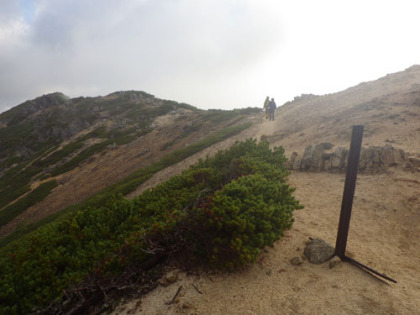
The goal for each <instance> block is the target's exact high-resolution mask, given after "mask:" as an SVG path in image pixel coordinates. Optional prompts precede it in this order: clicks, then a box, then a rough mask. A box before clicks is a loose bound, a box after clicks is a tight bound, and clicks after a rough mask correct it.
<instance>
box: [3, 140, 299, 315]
mask: <svg viewBox="0 0 420 315" xmlns="http://www.w3.org/2000/svg"><path fill="white" fill-rule="evenodd" d="M284 162H285V157H284V151H283V148H281V147H278V148H274V149H270V147H269V143H268V142H260V143H258V144H257V142H256V140H252V139H249V140H246V141H243V142H236V143H235V144H234V145H233V146H232V147H231V148H230V149H229V150H226V151H219V152H218V153H217V154H216V155H215V156H214V157H208V158H206V159H204V160H200V161H199V162H198V163H197V164H195V165H193V166H192V167H190V168H189V169H188V170H186V171H184V172H183V173H182V174H181V175H179V176H174V177H172V178H170V179H169V180H168V181H166V182H165V183H162V184H160V185H157V186H156V187H154V188H153V189H149V190H146V191H145V192H144V193H143V194H142V195H140V196H138V197H137V198H135V199H134V200H127V199H125V198H123V197H122V196H117V197H114V198H111V199H110V200H108V202H107V203H106V204H104V205H103V206H102V207H98V208H87V209H85V210H83V211H78V212H76V213H73V214H71V215H69V216H67V217H66V218H63V219H61V220H60V221H58V222H54V223H52V224H49V225H47V226H45V227H43V228H40V229H38V230H37V231H35V232H33V233H31V234H28V235H26V236H25V237H24V238H22V239H21V240H19V241H18V242H14V243H12V244H10V245H9V246H7V247H5V248H3V249H1V250H0V313H5V314H25V313H30V312H33V311H34V310H37V309H42V308H45V307H46V306H47V305H49V304H50V303H51V301H53V300H57V299H59V298H60V296H61V295H62V292H63V290H65V289H66V288H68V287H69V286H71V285H72V284H76V283H78V282H80V281H83V279H85V278H86V277H87V276H89V275H95V277H97V278H98V277H99V278H100V277H109V276H118V275H119V274H121V273H122V272H124V270H126V269H127V268H132V267H133V266H135V268H137V269H139V268H140V269H141V268H143V266H145V265H146V264H147V262H148V261H150V260H151V259H152V258H154V257H157V255H159V256H163V257H171V258H172V259H174V260H175V261H178V262H179V263H181V264H183V263H188V264H189V265H191V264H205V265H207V266H210V267H214V268H219V269H222V270H234V269H237V268H241V267H243V266H245V265H246V264H248V263H252V262H254V261H255V260H256V258H257V256H258V254H259V252H260V250H261V249H262V248H264V246H271V245H273V243H274V242H275V241H276V240H278V239H279V238H280V237H281V236H282V235H283V233H284V231H285V230H286V229H288V228H290V227H291V225H292V223H293V211H294V210H295V209H299V208H301V205H300V204H299V202H298V201H297V200H296V199H295V198H294V197H293V196H292V192H293V189H292V188H290V187H289V186H288V185H287V175H288V171H287V170H286V169H285V167H284Z"/></svg>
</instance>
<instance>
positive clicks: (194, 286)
mask: <svg viewBox="0 0 420 315" xmlns="http://www.w3.org/2000/svg"><path fill="white" fill-rule="evenodd" d="M191 285H192V286H193V288H194V289H195V291H197V292H198V293H200V294H203V292H201V291H200V290H199V289H198V288H197V286H196V285H195V284H194V283H191Z"/></svg>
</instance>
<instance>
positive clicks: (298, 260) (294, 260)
mask: <svg viewBox="0 0 420 315" xmlns="http://www.w3.org/2000/svg"><path fill="white" fill-rule="evenodd" d="M290 263H291V264H292V265H293V266H300V265H302V264H303V260H302V258H300V257H293V258H292V259H291V260H290Z"/></svg>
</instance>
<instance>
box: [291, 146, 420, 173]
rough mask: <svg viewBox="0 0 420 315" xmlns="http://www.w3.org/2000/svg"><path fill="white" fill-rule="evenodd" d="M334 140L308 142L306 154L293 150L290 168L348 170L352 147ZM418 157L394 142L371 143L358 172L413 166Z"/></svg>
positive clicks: (364, 152)
mask: <svg viewBox="0 0 420 315" xmlns="http://www.w3.org/2000/svg"><path fill="white" fill-rule="evenodd" d="M333 148H334V145H332V144H331V143H319V144H316V145H308V146H307V147H306V148H305V151H304V153H303V155H299V154H298V153H297V152H293V153H292V155H291V156H290V158H289V161H288V166H289V169H292V170H299V171H328V172H334V173H341V172H345V170H346V168H347V160H348V154H349V151H348V149H346V148H343V147H336V148H335V149H333ZM417 160H418V159H416V158H413V157H408V156H407V154H406V152H404V151H403V150H401V149H397V148H394V147H393V146H391V145H387V146H384V147H377V146H371V147H367V148H362V150H361V153H360V160H359V172H361V173H366V174H379V173H384V172H386V171H387V170H388V169H389V168H390V167H396V166H401V167H403V168H408V169H412V168H413V167H414V168H415V167H416V165H417V162H418V161H417Z"/></svg>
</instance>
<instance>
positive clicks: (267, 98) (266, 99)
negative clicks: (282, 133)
mask: <svg viewBox="0 0 420 315" xmlns="http://www.w3.org/2000/svg"><path fill="white" fill-rule="evenodd" d="M269 103H270V97H268V96H267V97H266V98H265V101H264V107H263V110H264V112H265V119H268V104H269Z"/></svg>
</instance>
